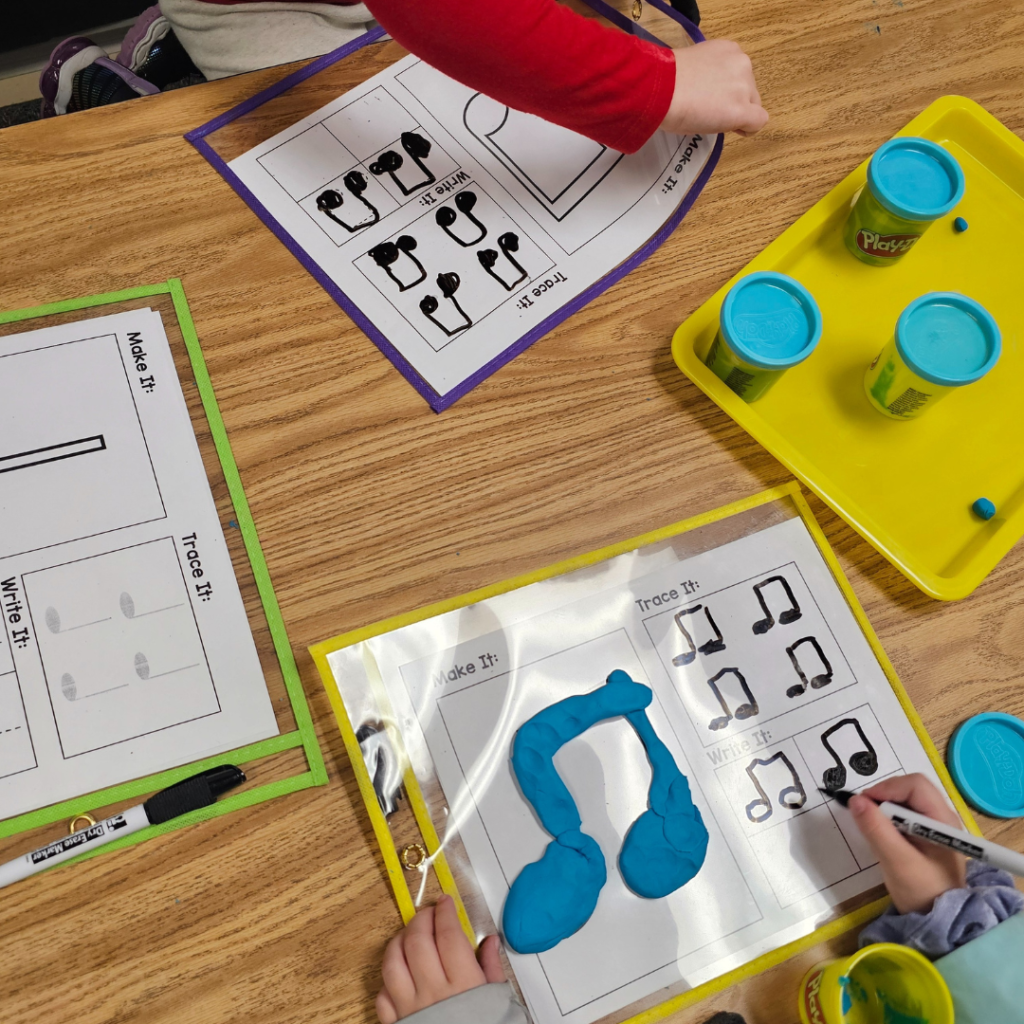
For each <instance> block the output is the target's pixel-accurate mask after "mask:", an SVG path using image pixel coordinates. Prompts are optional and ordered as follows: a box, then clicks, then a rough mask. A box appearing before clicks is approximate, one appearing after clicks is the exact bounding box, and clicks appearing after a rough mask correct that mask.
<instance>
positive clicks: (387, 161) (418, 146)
mask: <svg viewBox="0 0 1024 1024" xmlns="http://www.w3.org/2000/svg"><path fill="white" fill-rule="evenodd" d="M400 141H401V143H402V149H404V150H405V152H406V153H407V154H408V156H409V157H410V159H411V160H412V162H413V163H414V164H415V165H416V167H417V168H419V170H420V171H421V172H422V177H421V178H420V180H418V181H416V180H414V181H412V182H409V183H406V182H403V181H402V179H401V178H400V177H399V176H398V174H397V173H396V172H397V171H399V170H401V168H402V167H403V166H406V162H405V160H404V159H403V157H402V156H401V154H399V153H396V152H395V151H394V150H393V149H386V150H385V151H384V152H383V153H381V154H380V156H378V157H377V159H376V160H375V161H374V162H373V163H372V164H370V173H371V174H375V175H377V177H380V176H381V175H384V174H389V175H390V176H391V180H392V181H393V182H394V183H395V184H396V185H397V186H398V187H399V189H401V191H402V195H403V196H408V195H411V194H412V193H413V192H415V191H416V190H417V189H421V188H423V187H424V186H426V185H432V184H433V183H434V182H435V181H436V180H437V179H436V178H435V177H434V175H433V174H432V173H431V172H430V170H429V169H428V168H427V166H426V164H424V163H423V161H424V160H426V158H427V157H428V156H429V155H430V141H429V140H428V139H425V138H424V137H423V136H422V135H418V134H417V133H416V132H402V137H401V139H400Z"/></svg>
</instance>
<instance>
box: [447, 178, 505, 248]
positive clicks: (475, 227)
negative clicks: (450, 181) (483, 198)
mask: <svg viewBox="0 0 1024 1024" xmlns="http://www.w3.org/2000/svg"><path fill="white" fill-rule="evenodd" d="M474 206H476V193H475V192H468V191H467V192H460V193H459V194H458V195H457V196H456V197H455V210H458V213H456V212H455V210H453V209H452V208H451V207H450V206H442V207H441V209H440V210H438V211H437V213H435V214H434V220H435V221H437V225H438V227H439V228H441V230H442V231H443V232H444V233H445V234H446V235H447V236H448V237H449V238H450V239H451V240H452V241H453V242H458V243H459V245H461V246H463V248H467V249H468V248H469V246H471V245H477V244H479V243H480V242H482V241H483V240H484V239H485V238H486V237H487V228H486V227H484V225H483V224H482V223H481V222H480V221H479V220H477V218H476V217H475V216H474V214H473V207H474ZM460 214H461V215H462V217H464V218H465V219H466V220H468V221H469V223H470V225H472V226H471V227H470V229H469V230H468V231H466V232H464V233H465V234H467V235H473V236H475V237H472V238H463V237H462V235H463V232H461V231H460V232H456V231H452V228H453V227H454V225H455V223H456V222H457V221H458V219H459V215H460ZM518 245H519V239H518V238H517V239H516V246H517V247H518Z"/></svg>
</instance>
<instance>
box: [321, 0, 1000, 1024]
mask: <svg viewBox="0 0 1024 1024" xmlns="http://www.w3.org/2000/svg"><path fill="white" fill-rule="evenodd" d="M649 2H653V0H649ZM786 500H788V501H791V502H792V504H793V506H794V508H795V511H796V515H795V516H794V518H800V519H801V520H802V521H803V523H804V525H805V527H806V528H807V531H808V533H809V534H810V535H811V539H812V540H813V542H814V544H815V546H816V547H817V549H818V551H819V553H820V554H821V557H822V559H823V560H824V562H825V564H826V566H827V567H828V569H829V571H830V572H831V574H832V577H833V579H834V580H835V582H836V585H837V586H838V587H839V589H840V591H841V592H842V594H843V597H844V598H845V599H846V602H847V604H848V605H849V607H850V611H851V612H852V613H853V617H854V619H855V620H856V622H857V625H858V626H859V627H860V629H861V632H862V633H863V634H864V638H865V640H867V642H868V645H869V646H870V648H871V650H872V653H873V654H874V656H875V657H876V658H877V659H878V664H879V666H880V667H881V669H882V671H883V672H884V674H885V677H886V679H887V680H888V681H889V684H890V685H891V686H892V689H893V692H894V693H895V694H896V698H897V700H898V701H899V702H900V705H901V706H902V708H903V710H904V712H905V713H906V715H907V719H908V720H909V722H910V725H911V727H912V728H913V730H914V732H915V733H916V734H917V737H918V739H919V740H920V741H921V745H922V747H923V748H924V751H925V753H926V754H927V756H928V758H929V760H930V761H931V764H932V767H933V768H934V769H935V772H936V774H937V775H938V777H939V779H940V780H941V781H942V783H943V785H944V786H945V789H946V793H947V795H948V796H949V799H950V801H951V802H952V803H953V805H954V807H955V808H956V810H957V812H958V813H959V814H960V816H961V818H962V819H963V821H964V823H965V826H966V828H967V830H968V831H969V832H971V833H972V834H974V835H980V834H981V830H980V829H979V828H978V825H977V822H975V820H974V816H973V815H972V813H971V810H970V808H969V807H968V806H967V804H966V803H964V800H963V797H962V796H961V795H960V793H959V791H958V790H957V788H956V786H955V785H954V784H953V780H952V778H951V777H950V774H949V771H948V769H947V768H946V765H945V763H944V761H943V760H942V756H941V754H940V753H939V751H938V750H937V749H936V747H935V744H934V742H933V741H932V739H931V737H930V736H929V735H928V730H927V729H926V728H925V724H924V722H923V720H922V719H921V716H920V715H919V714H918V713H917V711H916V709H915V708H914V705H913V703H912V702H911V700H910V696H909V695H908V694H907V691H906V690H905V689H904V687H903V684H902V683H901V682H900V679H899V676H898V675H897V674H896V670H895V668H893V665H892V662H891V661H890V660H889V657H888V655H887V654H886V653H885V649H884V648H883V647H882V645H881V642H880V641H879V639H878V636H877V635H876V634H875V631H874V628H873V627H872V625H871V622H870V620H869V619H868V617H867V615H866V614H865V612H864V609H863V608H862V607H861V604H860V601H859V600H858V599H857V595H856V593H855V592H854V590H853V587H852V586H851V585H850V581H849V580H848V579H847V578H846V575H845V574H844V572H843V569H842V567H841V566H840V564H839V560H838V559H837V558H836V555H835V552H834V551H833V550H832V548H831V546H830V545H829V542H828V538H826V536H825V534H824V531H823V530H822V529H821V527H820V526H819V525H818V522H817V520H816V519H815V518H814V513H813V512H812V511H811V508H810V506H809V505H808V504H807V501H806V500H805V499H804V496H803V492H802V491H801V489H800V484H799V482H798V481H796V480H791V481H789V482H788V483H785V484H780V485H778V486H776V487H773V488H770V489H769V490H766V491H762V492H760V493H759V494H754V495H751V496H750V497H748V498H743V499H740V500H739V501H734V502H732V503H731V504H728V505H724V506H722V507H721V508H717V509H713V510H712V511H710V512H704V513H702V514H700V515H696V516H693V517H692V518H690V519H685V520H683V521H681V522H677V523H673V524H672V525H670V526H666V527H663V528H662V529H659V530H652V531H650V532H649V533H645V534H642V535H640V536H638V537H631V538H629V539H628V540H625V541H621V542H620V543H618V544H612V545H609V546H608V547H604V548H601V549H599V550H597V551H591V552H588V553H586V554H582V555H577V556H575V557H572V558H567V559H565V560H563V561H561V562H558V563H556V564H555V565H549V566H546V567H544V568H541V569H538V570H534V571H532V572H527V573H524V574H522V575H521V576H517V577H514V578H513V579H509V580H504V581H502V582H500V583H494V584H491V585H490V586H486V587H481V588H480V589H479V590H474V591H472V592H471V593H468V594H462V595H460V596H458V597H454V598H449V599H447V600H444V601H439V602H438V603H436V604H433V605H428V606H426V607H423V608H419V609H416V610H414V611H410V612H406V613H404V614H401V615H396V616H393V617H392V618H389V619H386V620H384V621H382V622H375V623H372V624H371V625H368V626H364V627H362V628H360V629H355V630H352V631H351V632H349V633H345V634H342V635H339V636H335V637H332V638H330V639H328V640H324V641H322V642H320V643H318V644H314V645H313V646H312V647H310V648H309V652H310V654H311V655H312V656H313V661H314V662H315V664H316V666H317V668H318V669H319V671H320V677H321V680H322V682H323V684H324V689H325V690H326V691H327V697H328V699H329V700H330V702H331V707H332V709H333V711H334V715H335V718H336V720H337V722H338V729H339V731H340V732H341V736H342V740H343V741H344V743H345V750H346V752H347V753H348V756H349V762H350V763H351V765H352V769H353V772H354V774H355V777H356V783H357V784H358V786H359V792H360V795H361V796H362V798H363V803H364V805H365V807H366V811H367V813H368V815H369V817H370V823H371V825H372V827H373V831H374V835H375V837H376V839H377V841H378V844H379V845H380V850H381V856H382V858H383V860H384V867H385V870H386V871H387V874H388V878H389V879H390V881H391V887H392V891H393V892H394V895H395V901H396V902H397V903H398V908H399V911H400V912H401V914H402V917H403V919H404V920H405V921H406V923H408V922H409V921H410V920H411V919H412V917H413V915H414V914H415V913H416V909H417V908H416V903H415V901H414V899H413V896H412V892H411V890H410V888H409V880H408V877H407V875H406V873H405V871H404V870H403V867H402V863H401V861H400V859H399V855H398V848H397V846H396V845H395V839H394V837H393V836H392V834H391V831H390V827H389V825H388V822H387V819H386V818H385V816H384V812H383V811H382V810H381V808H380V804H379V803H378V801H377V794H376V792H375V790H374V787H373V780H372V779H371V778H370V775H369V772H368V770H367V767H366V763H365V761H364V760H363V753H362V750H361V748H360V746H359V741H358V740H357V739H356V735H355V731H354V729H353V727H352V723H351V721H350V720H349V717H348V711H347V710H346V708H345V704H344V701H343V700H342V699H341V695H340V692H339V690H338V687H337V685H336V684H335V682H334V675H333V673H332V670H331V665H330V662H329V660H328V658H329V656H330V654H331V653H332V652H334V651H337V650H341V649H342V648H344V647H350V646H352V645H354V644H357V643H362V642H364V641H366V640H370V639H372V638H373V637H376V636H380V635H381V634H383V633H387V632H389V631H391V630H393V629H398V628H401V627H403V626H408V625H410V624H412V623H414V622H421V621H423V620H424V619H428V618H432V617H433V616H436V615H441V614H444V613H445V612H450V611H453V610H455V609H457V608H464V607H467V606H468V605H472V604H477V603H479V602H480V601H483V600H486V599H487V598H491V597H495V596H497V595H498V594H504V593H507V592H508V591H510V590H515V589H517V588H519V587H525V586H528V585H530V584H532V583H537V582H539V581H541V580H546V579H551V578H552V577H555V576H559V575H562V574H564V573H568V572H572V571H574V570H576V569H581V568H584V567H587V566H591V565H595V564H597V563H599V562H603V561H606V560H608V559H610V558H614V557H615V556H617V555H622V554H626V553H628V552H631V551H634V550H636V549H637V548H640V547H643V546H646V545H648V544H653V543H656V542H660V541H665V540H668V539H670V538H672V537H675V536H677V535H679V534H683V533H687V532H689V531H690V530H694V529H698V528H700V527H703V526H709V525H711V524H712V523H716V522H719V521H721V520H723V519H726V518H728V517H730V516H734V515H738V514H740V513H743V512H749V511H751V510H752V509H755V508H758V507H761V506H764V505H768V504H771V503H773V502H782V501H786ZM403 782H404V785H405V790H406V794H407V796H408V798H409V803H410V805H411V806H412V809H413V812H414V814H415V817H416V824H417V826H418V827H419V829H420V832H421V834H422V837H423V844H424V846H425V847H426V849H427V853H428V855H429V857H430V861H431V866H432V867H433V869H434V873H435V875H436V877H437V881H438V882H439V884H440V886H441V889H442V891H443V892H445V893H446V894H447V895H449V896H451V897H452V899H453V900H454V901H455V905H456V909H457V910H458V913H459V920H460V921H461V923H462V926H463V929H464V930H465V931H466V934H467V935H469V936H470V938H471V939H472V938H474V933H473V928H472V925H471V924H470V922H469V917H468V915H467V913H466V908H465V905H464V904H463V902H462V897H461V895H460V893H459V889H458V885H457V883H456V881H455V877H454V875H453V874H452V869H451V866H450V865H449V863H448V858H447V857H446V856H445V852H444V847H443V844H442V842H441V840H440V838H439V836H438V833H437V829H436V827H435V826H434V823H433V821H432V819H431V817H430V810H429V807H428V805H427V802H426V800H425V799H424V796H423V792H422V790H421V788H420V785H419V781H418V780H417V778H416V775H415V773H414V772H413V771H412V769H411V767H410V768H407V769H406V771H405V776H404V779H403ZM887 903H888V899H880V900H877V901H875V902H873V903H869V904H867V905H866V906H862V907H858V908H857V909H855V910H852V911H850V912H849V913H846V914H843V915H842V916H840V917H838V918H836V919H834V920H831V921H827V922H825V923H824V924H822V925H821V926H820V927H818V928H816V929H815V930H814V931H812V932H810V933H809V934H807V935H805V936H803V937H802V938H798V939H795V940H793V941H792V942H790V943H787V944H786V945H784V946H781V947H779V948H777V949H774V950H771V951H770V952H768V953H763V954H762V955H761V956H759V957H757V958H756V959H754V960H752V961H750V962H749V963H747V964H744V965H742V966H740V967H737V968H734V969H733V970H731V971H728V972H726V973H725V974H722V975H719V976H718V977H716V978H712V979H711V980H710V981H706V982H703V983H702V984H700V985H697V986H696V987H694V988H692V989H690V990H689V991H686V992H681V993H679V994H678V995H674V996H671V997H670V998H668V999H667V1000H665V1001H664V1002H662V1003H660V1004H659V1005H656V1006H651V1007H650V1008H648V1009H644V1010H640V1011H639V1012H638V1013H636V1014H635V1015H634V1016H632V1017H630V1018H629V1019H628V1020H625V1021H622V1022H621V1024H654V1022H655V1021H660V1020H662V1019H663V1018H665V1017H667V1016H669V1014H672V1013H675V1012H676V1011H677V1010H681V1009H682V1008H683V1007H686V1006H690V1005H692V1004H693V1003H696V1002H698V1001H699V1000H702V999H706V998H708V997H709V996H711V995H713V994H714V993H716V992H721V991H722V990H723V989H725V988H728V987H729V986H730V985H734V984H737V983H738V982H740V981H742V980H743V979H745V978H750V977H754V976H755V975H757V974H760V973H761V972H762V971H766V970H768V969H769V968H770V967H775V966H776V965H778V964H781V963H783V962H784V961H786V960H788V959H789V958H790V957H793V956H796V955H797V954H798V953H802V952H805V951H806V950H808V949H810V948H811V947H812V946H815V945H818V944H819V943H822V942H826V941H829V940H831V939H833V938H835V937H836V936H838V935H842V934H843V933H844V932H847V931H850V930H851V929H853V928H857V927H860V926H861V925H863V924H866V923H867V922H868V921H869V920H871V918H873V917H876V916H877V915H878V914H879V913H881V912H882V910H883V909H884V908H885V907H886V905H887Z"/></svg>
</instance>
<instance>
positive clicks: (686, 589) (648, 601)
mask: <svg viewBox="0 0 1024 1024" xmlns="http://www.w3.org/2000/svg"><path fill="white" fill-rule="evenodd" d="M699 589H700V584H699V583H697V582H696V581H695V580H683V582H682V583H680V584H679V589H678V590H677V589H676V588H675V587H673V588H672V589H671V590H663V591H662V592H661V593H660V594H654V595H652V596H651V597H638V598H636V602H635V603H636V606H637V608H639V609H640V611H642V612H647V611H650V610H651V609H652V608H660V607H661V606H662V605H663V604H671V603H672V602H673V601H678V600H679V598H680V597H689V595H690V594H696V593H697V591H698V590H699Z"/></svg>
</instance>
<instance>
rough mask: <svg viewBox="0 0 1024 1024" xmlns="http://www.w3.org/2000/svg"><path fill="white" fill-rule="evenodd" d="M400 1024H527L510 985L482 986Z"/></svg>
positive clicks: (453, 997)
mask: <svg viewBox="0 0 1024 1024" xmlns="http://www.w3.org/2000/svg"><path fill="white" fill-rule="evenodd" d="M401 1024H527V1019H526V1011H525V1010H524V1009H523V1007H522V1004H521V1003H520V1002H519V1000H518V999H516V996H515V993H514V992H513V991H512V986H511V985H510V984H509V983H508V982H507V981H503V982H499V983H498V984H496V985H480V986H478V987H477V988H471V989H470V990H469V991H468V992H462V993H460V994H459V995H457V996H452V997H451V999H445V1000H444V1001H443V1002H440V1003H435V1004H434V1005H433V1006H428V1007H427V1008H426V1009H425V1010H420V1011H418V1012H417V1013H414V1014H412V1016H410V1017H403V1018H402V1020H401Z"/></svg>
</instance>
